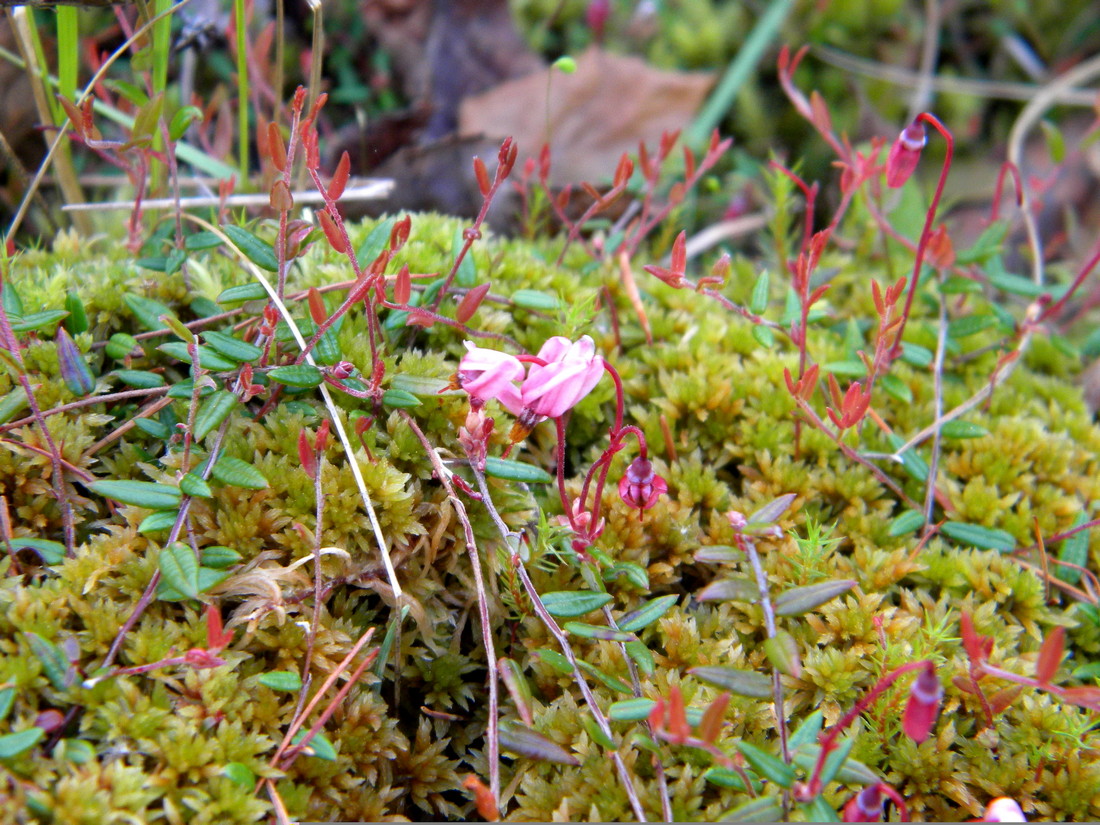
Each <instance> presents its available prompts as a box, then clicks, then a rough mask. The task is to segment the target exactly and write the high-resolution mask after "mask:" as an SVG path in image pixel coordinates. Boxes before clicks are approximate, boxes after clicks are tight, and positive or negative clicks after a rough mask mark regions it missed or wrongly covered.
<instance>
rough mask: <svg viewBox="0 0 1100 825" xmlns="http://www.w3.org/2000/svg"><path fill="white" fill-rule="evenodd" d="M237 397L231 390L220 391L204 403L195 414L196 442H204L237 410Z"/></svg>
mask: <svg viewBox="0 0 1100 825" xmlns="http://www.w3.org/2000/svg"><path fill="white" fill-rule="evenodd" d="M238 403H240V402H239V401H238V399H237V396H236V395H234V394H233V393H231V392H230V391H229V390H218V391H217V392H216V393H214V394H213V395H212V396H210V397H209V398H207V399H206V400H204V401H203V402H202V406H200V407H199V411H198V412H197V413H196V414H195V430H194V436H195V440H196V441H202V440H203V439H204V438H206V436H208V435H209V434H210V433H212V432H213V431H214V430H216V429H217V428H218V427H220V426H221V424H222V422H223V421H225V419H227V418H228V417H229V414H230V413H231V412H233V410H234V409H236V407H237V405H238Z"/></svg>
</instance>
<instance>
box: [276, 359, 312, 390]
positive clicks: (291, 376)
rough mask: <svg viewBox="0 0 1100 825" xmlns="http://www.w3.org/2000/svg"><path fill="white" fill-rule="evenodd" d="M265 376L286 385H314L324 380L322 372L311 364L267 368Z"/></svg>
mask: <svg viewBox="0 0 1100 825" xmlns="http://www.w3.org/2000/svg"><path fill="white" fill-rule="evenodd" d="M267 377H268V378H270V379H271V380H272V381H278V382H279V383H280V384H286V385H287V386H288V387H316V386H319V385H320V384H321V382H322V381H323V380H324V374H323V373H322V372H321V371H320V370H319V369H317V367H315V366H313V365H312V364H291V365H290V366H286V367H276V368H275V369H273V370H269V371H268V373H267Z"/></svg>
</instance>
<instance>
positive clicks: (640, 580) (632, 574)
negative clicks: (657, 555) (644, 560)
mask: <svg viewBox="0 0 1100 825" xmlns="http://www.w3.org/2000/svg"><path fill="white" fill-rule="evenodd" d="M602 575H603V580H604V581H605V582H611V581H615V579H617V578H619V577H620V576H622V577H624V578H625V579H626V580H627V581H628V582H630V583H631V584H632V585H634V586H635V587H637V588H638V589H639V590H649V573H647V572H646V569H645V568H644V567H642V566H641V565H640V564H635V563H634V562H632V561H620V562H615V563H614V564H612V565H610V566H608V567H606V568H604V571H603V574H602Z"/></svg>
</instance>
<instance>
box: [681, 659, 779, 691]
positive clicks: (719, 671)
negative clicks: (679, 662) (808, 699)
mask: <svg viewBox="0 0 1100 825" xmlns="http://www.w3.org/2000/svg"><path fill="white" fill-rule="evenodd" d="M688 673H690V674H691V675H692V676H695V677H696V678H698V679H702V680H703V681H704V682H707V683H708V684H712V685H715V686H717V687H720V688H723V689H725V690H728V691H730V693H736V694H737V695H738V696H750V697H752V698H754V699H767V698H769V697H770V696H771V695H772V680H771V679H769V678H768V677H767V676H765V675H764V674H763V673H756V672H754V671H751V670H738V669H737V668H732V667H720V666H717V665H707V666H704V667H693V668H691V670H689V671H688Z"/></svg>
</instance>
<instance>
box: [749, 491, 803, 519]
mask: <svg viewBox="0 0 1100 825" xmlns="http://www.w3.org/2000/svg"><path fill="white" fill-rule="evenodd" d="M796 498H798V494H797V493H787V494H786V495H782V496H779V498H776V499H774V500H772V501H769V502H768V503H767V504H765V505H764V506H763V507H761V508H760V509H759V510H756V511H755V512H754V513H753V514H752V515H751V516H749V517H748V519H747V523H746V525H745V526H746V527H754V526H757V525H761V524H767V525H770V524H775V523H776V522H777V521H779V519H780V518H781V517H782V516H783V514H784V513H785V512H787V510H789V509H790V507H791V504H793V503H794V500H795V499H796Z"/></svg>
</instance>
